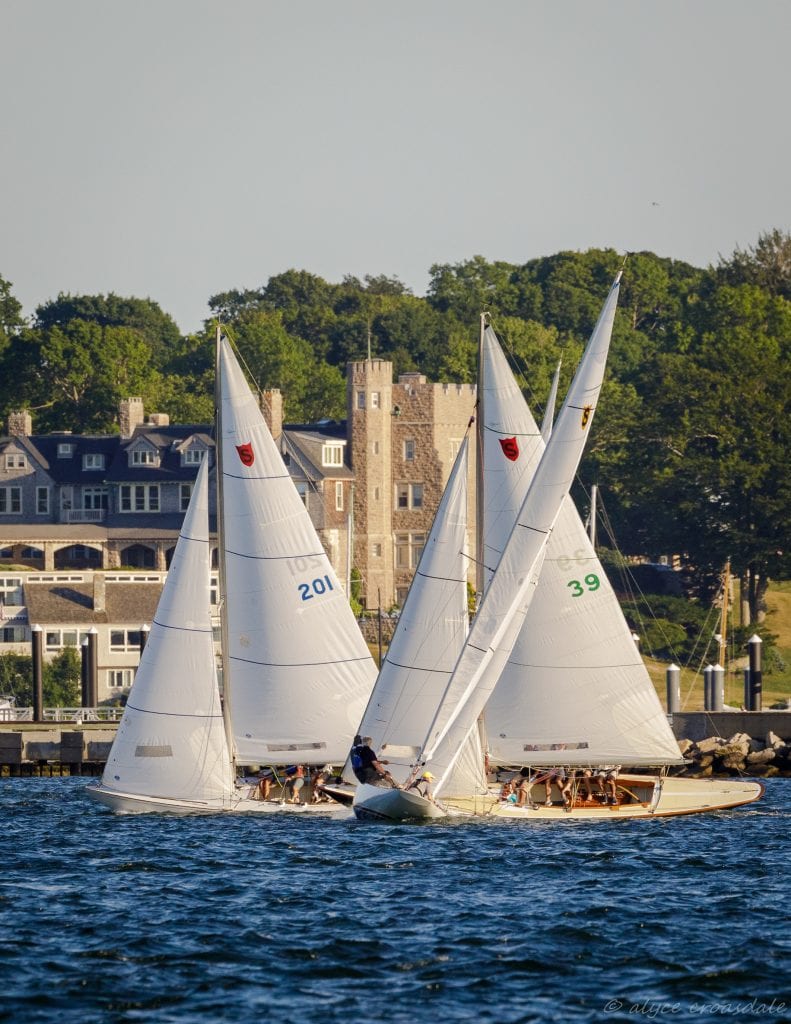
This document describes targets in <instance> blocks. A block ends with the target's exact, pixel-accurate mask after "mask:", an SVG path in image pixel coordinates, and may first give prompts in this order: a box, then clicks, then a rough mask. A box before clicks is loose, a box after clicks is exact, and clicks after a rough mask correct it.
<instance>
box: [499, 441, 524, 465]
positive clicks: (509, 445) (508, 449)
mask: <svg viewBox="0 0 791 1024" xmlns="http://www.w3.org/2000/svg"><path fill="white" fill-rule="evenodd" d="M498 440H499V442H500V447H501V448H502V450H503V455H504V456H505V457H506V459H510V460H511V462H516V460H517V459H518V458H519V445H518V444H517V443H516V438H515V437H501V438H498Z"/></svg>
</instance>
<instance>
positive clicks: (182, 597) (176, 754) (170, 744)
mask: <svg viewBox="0 0 791 1024" xmlns="http://www.w3.org/2000/svg"><path fill="white" fill-rule="evenodd" d="M208 517H209V512H208V469H207V464H206V460H204V462H203V463H202V464H201V467H200V469H199V471H198V477H197V480H196V483H195V488H194V490H193V493H192V498H191V501H190V504H189V508H188V510H187V514H186V516H185V517H184V522H183V524H182V527H181V532H180V534H179V539H178V542H177V544H176V550H175V552H174V555H173V560H172V562H171V565H170V570H169V572H168V575H167V579H166V581H165V586H164V589H163V591H162V595H161V597H160V599H159V605H158V607H157V611H156V615H155V617H154V621H153V622H152V623H151V631H150V633H149V637H148V642H147V643H146V647H145V650H144V651H143V654H142V657H141V659H140V666H139V668H138V670H137V674H136V676H135V681H134V685H133V687H132V690H131V692H130V694H129V699H128V701H127V705H126V708H125V709H124V714H123V717H122V719H121V722H120V725H119V726H118V733H117V735H116V738H115V742H114V743H113V747H112V751H111V752H110V757H109V759H108V761H107V765H106V767H105V771H104V775H103V778H102V787H103V788H104V789H106V790H110V791H112V792H117V793H134V794H136V795H137V796H148V797H164V798H169V799H171V800H174V801H188V802H195V803H199V804H204V805H209V806H216V807H218V808H219V807H223V806H227V805H228V804H229V803H230V797H231V793H232V790H233V773H232V768H231V759H230V756H229V752H228V747H227V743H226V739H225V731H224V726H223V718H222V709H221V707H220V694H219V689H218V685H217V672H216V663H215V656H214V639H213V633H212V623H211V614H210V591H209V586H210V566H211V561H210V550H209V518H208ZM185 709H186V710H185Z"/></svg>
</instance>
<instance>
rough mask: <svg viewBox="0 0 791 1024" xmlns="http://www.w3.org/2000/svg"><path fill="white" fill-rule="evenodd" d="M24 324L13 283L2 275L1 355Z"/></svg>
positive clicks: (0, 308) (0, 281)
mask: <svg viewBox="0 0 791 1024" xmlns="http://www.w3.org/2000/svg"><path fill="white" fill-rule="evenodd" d="M24 323H25V321H24V318H23V317H22V304H21V303H20V302H19V301H18V300H17V299H15V298H14V296H13V295H12V294H11V282H10V281H6V280H5V278H4V277H2V275H0V353H2V352H3V351H4V349H5V348H6V347H7V346H8V344H9V342H10V340H11V338H12V337H13V336H14V335H16V334H18V332H19V329H20V328H21V327H22V326H23V325H24Z"/></svg>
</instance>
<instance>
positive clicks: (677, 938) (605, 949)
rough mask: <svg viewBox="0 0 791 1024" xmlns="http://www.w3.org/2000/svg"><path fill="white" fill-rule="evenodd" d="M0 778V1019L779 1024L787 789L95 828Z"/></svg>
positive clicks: (783, 1017) (93, 822) (57, 783)
mask: <svg viewBox="0 0 791 1024" xmlns="http://www.w3.org/2000/svg"><path fill="white" fill-rule="evenodd" d="M86 782H87V780H83V779H76V778H75V779H20V780H15V779H8V780H2V781H0V830H1V831H0V855H1V857H2V861H1V865H2V866H1V868H0V1020H2V1021H13V1022H15V1024H16V1022H21V1024H33V1022H45V1021H46V1022H50V1021H51V1022H56V1021H64V1022H77V1021H79V1022H81V1024H104V1022H143V1021H145V1022H156V1024H166V1022H178V1024H186V1022H191V1021H201V1022H204V1021H205V1022H214V1021H218V1022H219V1021H222V1022H229V1024H231V1022H233V1024H253V1022H256V1024H257V1022H261V1024H302V1022H308V1024H335V1022H338V1024H340V1022H343V1024H349V1022H368V1021H370V1022H372V1024H413V1022H425V1024H434V1022H437V1024H455V1022H462V1021H463V1022H475V1024H517V1022H519V1024H521V1022H529V1021H564V1022H576V1021H612V1022H616V1021H640V1020H668V1019H670V1020H677V1021H686V1020H694V1021H715V1020H716V1021H722V1020H734V1021H744V1020H772V1021H775V1020H776V1021H789V1020H791V985H789V964H791V957H790V956H789V954H791V928H789V906H791V884H790V880H789V825H790V824H791V779H777V780H771V781H770V782H769V784H768V786H767V792H766V795H765V797H764V799H763V800H762V801H761V802H760V803H758V804H753V805H750V806H748V807H746V808H742V809H737V810H734V811H730V812H720V813H718V814H709V815H699V816H690V817H683V818H676V819H672V818H671V819H668V818H664V819H657V820H654V821H632V822H629V821H623V822H619V823H611V824H608V823H601V824H588V823H582V822H571V821H569V822H565V823H560V824H556V823H551V824H550V823H536V824H533V825H528V826H525V825H524V824H520V823H510V822H496V823H495V822H492V823H482V824H470V823H460V824H459V823H454V824H442V823H437V824H423V825H392V826H390V825H382V824H365V823H358V822H356V821H354V820H353V819H349V820H331V819H326V818H316V817H313V816H310V817H308V816H307V815H302V816H297V815H267V816H263V817H241V816H240V817H233V816H229V817H220V816H217V817H186V818H177V817H166V816H152V815H146V816H120V817H119V816H114V815H113V814H111V813H110V812H109V811H107V810H106V809H103V808H101V807H98V806H96V805H94V804H93V803H91V802H89V800H88V799H87V797H86V796H85V794H84V787H85V785H86Z"/></svg>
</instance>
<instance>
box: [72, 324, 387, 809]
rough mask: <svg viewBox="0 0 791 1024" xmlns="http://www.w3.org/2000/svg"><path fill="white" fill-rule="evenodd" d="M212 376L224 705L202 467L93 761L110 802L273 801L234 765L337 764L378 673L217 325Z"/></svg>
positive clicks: (185, 805) (168, 805)
mask: <svg viewBox="0 0 791 1024" xmlns="http://www.w3.org/2000/svg"><path fill="white" fill-rule="evenodd" d="M217 374H218V445H217V465H218V480H219V486H218V519H219V540H220V561H221V566H220V570H221V571H220V581H221V587H220V589H221V599H222V628H221V635H222V657H223V694H224V700H223V702H222V707H221V702H220V694H219V686H218V680H217V672H216V665H215V657H214V649H213V639H212V624H211V616H210V603H209V601H210V594H209V586H210V551H209V529H208V484H207V469H206V466H205V465H203V466H201V470H200V472H199V475H198V480H197V482H196V486H195V489H194V492H193V495H192V500H191V502H190V508H189V511H188V513H187V515H186V517H185V520H184V525H183V527H182V530H181V534H180V537H179V541H178V544H177V546H176V552H175V555H174V558H173V562H172V565H171V568H170V572H169V573H168V577H167V580H166V582H165V587H164V589H163V592H162V596H161V598H160V603H159V607H158V609H157V614H156V616H155V620H154V622H153V623H152V627H151V631H150V635H149V639H148V642H147V644H146V647H145V650H144V652H143V655H142V657H141V662H140V667H139V669H138V672H137V675H136V677H135V682H134V685H133V687H132V691H131V693H130V695H129V700H128V703H127V706H126V708H125V710H124V715H123V718H122V720H121V723H120V725H119V728H118V733H117V736H116V739H115V742H114V744H113V748H112V750H111V753H110V757H109V759H108V762H107V766H106V769H105V772H104V775H103V777H102V780H101V782H100V783H99V784H97V785H92V786H90V787H89V788H88V791H89V794H90V795H91V796H92V797H93V798H94V799H96V800H98V801H100V802H102V803H105V804H107V805H109V806H111V807H112V808H113V809H115V810H121V811H141V810H143V811H152V810H157V811H161V810H171V811H180V812H182V813H183V812H188V813H189V812H196V811H233V812H240V811H244V812H250V811H252V812H261V811H271V810H280V809H281V804H280V803H279V802H271V801H264V800H261V799H260V798H258V786H257V782H254V783H246V782H244V781H241V780H239V779H238V778H237V774H238V771H239V770H240V769H241V768H242V767H243V766H246V765H261V764H264V765H283V764H289V763H293V764H302V765H306V766H310V765H324V764H325V763H332V762H333V761H335V762H336V763H342V762H343V760H344V759H345V757H346V753H347V751H348V749H349V745H350V743H351V739H352V736H353V734H354V730H355V727H356V725H357V723H358V721H359V719H360V717H361V715H362V711H363V709H364V707H365V703H366V700H367V698H368V696H369V694H370V691H371V688H372V686H373V682H374V679H375V676H376V667H375V665H374V662H373V659H372V658H371V655H370V652H369V651H368V648H367V646H366V644H365V642H364V640H363V637H362V634H361V633H360V630H359V628H358V626H357V623H356V621H355V619H354V616H353V614H352V611H351V608H350V606H349V603H348V601H347V600H346V597H345V595H344V593H343V590H342V588H341V586H340V583H339V581H338V579H337V577H336V575H335V573H334V571H333V569H332V566H331V564H330V561H329V558H328V557H327V554H326V552H325V551H324V549H323V548H322V546H321V542H320V541H319V539H318V536H317V535H316V531H315V529H314V528H313V525H312V523H311V521H310V517H309V515H308V512H307V509H306V508H305V506H304V504H303V502H302V500H301V499H300V497H299V495H298V493H297V491H296V489H295V487H294V485H293V483H292V481H291V479H290V476H289V473H288V470H287V468H286V466H285V465H284V463H283V460H282V458H281V457H280V454H279V452H278V450H277V446H276V445H275V442H274V440H273V439H272V436H271V434H270V432H269V429H268V427H267V426H266V423H265V421H264V418H263V416H262V414H261V411H260V409H259V407H258V403H257V402H256V400H255V397H254V396H253V394H252V392H251V391H250V388H249V387H248V385H247V383H246V381H245V379H244V375H243V374H242V371H241V369H240V367H239V364H238V362H237V361H236V358H235V357H234V355H233V353H232V351H231V348H230V346H229V344H228V342H227V341H226V340H225V338H223V337H218V359H217ZM314 806H315V805H305V804H299V805H284V806H283V808H282V809H289V810H292V809H298V808H301V809H305V808H307V807H310V809H313V807H314ZM318 807H319V808H320V809H321V810H322V812H326V810H327V807H328V805H318Z"/></svg>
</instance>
